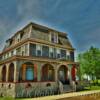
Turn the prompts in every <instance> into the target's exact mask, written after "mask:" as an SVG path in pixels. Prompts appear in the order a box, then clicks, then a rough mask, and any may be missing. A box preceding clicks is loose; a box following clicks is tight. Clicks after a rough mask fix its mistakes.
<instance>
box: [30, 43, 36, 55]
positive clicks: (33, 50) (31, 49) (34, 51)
mask: <svg viewBox="0 0 100 100" xmlns="http://www.w3.org/2000/svg"><path fill="white" fill-rule="evenodd" d="M30 56H36V44H30Z"/></svg>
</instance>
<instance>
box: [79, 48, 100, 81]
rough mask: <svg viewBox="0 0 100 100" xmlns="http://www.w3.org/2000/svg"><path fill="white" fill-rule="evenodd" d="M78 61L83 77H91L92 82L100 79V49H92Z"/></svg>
mask: <svg viewBox="0 0 100 100" xmlns="http://www.w3.org/2000/svg"><path fill="white" fill-rule="evenodd" d="M78 61H79V63H80V70H81V76H82V75H84V74H86V75H87V76H90V77H91V78H92V80H94V79H95V78H96V79H100V49H99V48H94V47H93V46H92V47H90V49H89V50H87V51H86V52H84V53H81V54H79V55H78Z"/></svg>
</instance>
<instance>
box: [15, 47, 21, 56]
mask: <svg viewBox="0 0 100 100" xmlns="http://www.w3.org/2000/svg"><path fill="white" fill-rule="evenodd" d="M16 52H17V55H21V47H19V48H18V49H16Z"/></svg>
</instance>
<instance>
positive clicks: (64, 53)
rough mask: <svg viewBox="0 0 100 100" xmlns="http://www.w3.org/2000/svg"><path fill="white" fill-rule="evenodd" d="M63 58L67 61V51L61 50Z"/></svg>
mask: <svg viewBox="0 0 100 100" xmlns="http://www.w3.org/2000/svg"><path fill="white" fill-rule="evenodd" d="M61 58H62V59H66V50H61Z"/></svg>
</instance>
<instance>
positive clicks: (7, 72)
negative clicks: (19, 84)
mask: <svg viewBox="0 0 100 100" xmlns="http://www.w3.org/2000/svg"><path fill="white" fill-rule="evenodd" d="M8 76H9V64H6V82H8Z"/></svg>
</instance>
